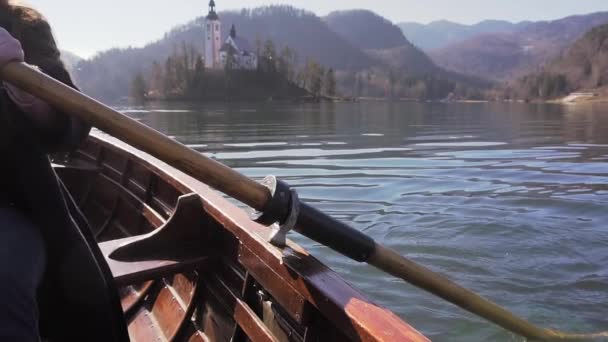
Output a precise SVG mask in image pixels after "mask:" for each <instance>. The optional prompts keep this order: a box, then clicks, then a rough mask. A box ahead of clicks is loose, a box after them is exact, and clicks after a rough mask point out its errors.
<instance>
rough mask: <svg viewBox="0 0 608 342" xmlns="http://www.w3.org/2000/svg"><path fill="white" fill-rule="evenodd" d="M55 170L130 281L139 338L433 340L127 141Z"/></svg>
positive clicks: (101, 144) (133, 331) (87, 147)
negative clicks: (281, 245)
mask: <svg viewBox="0 0 608 342" xmlns="http://www.w3.org/2000/svg"><path fill="white" fill-rule="evenodd" d="M55 169H56V171H57V173H58V175H59V177H60V178H61V180H62V181H63V183H64V184H66V186H67V188H68V189H69V191H70V193H71V195H72V196H73V197H74V200H75V202H76V204H77V205H78V206H79V208H80V210H81V212H82V213H84V216H85V217H86V219H87V220H88V222H89V225H90V227H91V230H92V231H93V234H94V235H95V237H96V239H97V240H98V242H99V246H100V248H101V250H102V252H103V254H104V256H105V257H106V260H107V261H108V264H109V266H110V269H111V271H112V274H113V277H114V281H115V282H116V284H117V285H118V286H119V287H120V296H121V304H122V307H123V311H124V317H125V320H126V323H127V325H128V330H129V335H130V337H131V339H132V340H133V341H344V340H346V341H428V340H427V339H426V338H425V337H424V336H423V335H421V334H420V333H419V332H417V331H416V330H415V329H414V328H412V327H411V326H410V325H408V324H407V323H405V322H403V321H402V320H401V319H400V318H399V317H397V316H396V315H395V314H394V313H392V312H390V311H389V310H387V309H385V308H383V307H380V306H378V305H376V304H374V303H372V302H370V301H369V300H368V299H367V298H365V296H363V295H362V294H361V293H360V292H358V291H357V290H355V289H353V288H352V287H351V286H350V285H349V284H347V283H346V282H345V281H344V280H343V279H342V278H340V276H338V275H337V274H336V273H335V272H333V271H332V270H330V269H329V268H328V267H327V266H325V265H323V264H322V263H321V262H319V261H318V260H317V259H315V258H314V257H313V256H311V255H309V254H308V253H307V252H306V251H305V250H304V249H302V248H301V247H299V246H297V245H296V244H294V243H292V242H289V244H288V246H289V247H288V248H286V249H284V250H282V249H278V248H276V247H274V246H273V245H271V244H270V243H268V242H267V240H268V236H269V233H270V229H268V228H267V227H264V226H261V225H259V224H257V223H255V222H252V221H251V220H250V219H249V217H248V215H247V214H246V213H245V212H244V211H243V210H241V209H239V208H238V207H236V206H235V205H233V204H232V203H230V202H229V201H228V200H226V199H225V198H224V197H222V196H221V195H220V194H218V193H216V192H215V191H213V190H211V189H210V188H208V187H207V186H206V185H204V184H203V183H201V182H199V181H197V180H195V179H193V178H191V177H188V176H186V175H185V174H183V173H181V172H179V171H177V170H175V169H173V168H172V167H170V166H168V165H166V164H164V163H162V162H160V161H158V160H156V159H154V158H152V157H150V156H149V155H147V154H144V153H143V152H140V151H138V150H135V149H133V148H132V147H130V146H128V145H126V144H124V143H122V142H120V141H118V140H116V139H113V138H111V137H108V136H105V135H101V134H95V135H93V136H91V137H90V138H89V139H88V140H87V142H85V144H84V145H83V146H82V148H81V149H80V150H79V151H78V152H76V153H74V154H73V155H71V156H70V158H69V159H67V160H65V161H59V162H58V161H56V164H55ZM124 246H127V247H124ZM121 248H122V249H121ZM120 251H122V252H124V253H122V254H121V253H120ZM125 251H126V252H125Z"/></svg>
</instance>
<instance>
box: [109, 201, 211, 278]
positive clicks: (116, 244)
mask: <svg viewBox="0 0 608 342" xmlns="http://www.w3.org/2000/svg"><path fill="white" fill-rule="evenodd" d="M205 220H206V217H205V215H204V213H203V209H202V205H201V199H200V197H199V195H197V194H194V193H192V194H187V195H182V196H180V197H179V198H178V201H177V206H176V208H175V211H174V213H173V215H171V217H170V218H169V219H168V220H167V222H166V223H165V224H164V225H163V226H161V227H160V228H158V229H157V230H155V231H153V232H151V233H149V234H146V235H140V236H133V237H129V238H125V239H119V240H113V241H107V242H103V243H101V244H99V247H100V249H101V251H102V253H103V255H104V257H105V259H106V262H107V263H108V265H109V266H110V270H111V271H112V275H113V276H114V281H115V283H116V284H117V285H118V286H127V285H134V284H138V283H141V282H144V281H147V280H152V279H158V278H160V277H166V276H171V275H175V274H178V273H181V272H184V271H186V270H192V269H193V268H198V269H202V268H205V267H207V266H208V265H210V264H211V263H212V261H213V260H214V259H215V258H213V257H212V256H213V255H217V254H216V253H212V252H211V249H210V247H209V241H208V238H207V234H206V232H205V231H204V229H203V228H202V227H201V228H200V229H197V228H196V227H193V226H194V225H197V224H198V225H201V223H202V222H204V221H205ZM193 266H195V267H193Z"/></svg>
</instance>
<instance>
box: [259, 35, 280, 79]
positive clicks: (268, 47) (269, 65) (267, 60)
mask: <svg viewBox="0 0 608 342" xmlns="http://www.w3.org/2000/svg"><path fill="white" fill-rule="evenodd" d="M276 60H277V51H276V49H275V46H274V43H273V42H272V40H270V39H268V40H266V42H265V43H264V51H263V52H262V70H263V71H265V72H267V73H271V74H274V73H275V72H276V71H277V67H276V64H275V63H276Z"/></svg>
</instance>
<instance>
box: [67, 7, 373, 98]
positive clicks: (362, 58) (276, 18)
mask: <svg viewBox="0 0 608 342" xmlns="http://www.w3.org/2000/svg"><path fill="white" fill-rule="evenodd" d="M219 16H220V18H221V22H222V34H223V35H224V37H223V38H222V39H225V38H226V37H227V36H228V34H229V32H230V27H231V26H232V25H233V24H234V25H235V26H236V29H237V34H238V35H239V36H241V37H244V38H246V39H248V40H249V41H250V42H251V43H252V44H253V45H255V46H256V49H259V48H260V46H261V45H262V43H263V42H264V41H265V40H267V39H270V40H272V42H273V43H274V44H275V45H276V47H277V49H280V48H281V47H284V46H289V47H290V48H291V49H293V50H295V51H296V54H297V57H298V61H299V63H300V64H304V62H305V61H306V59H307V58H313V59H315V60H317V61H318V62H319V63H321V64H322V65H324V66H326V67H328V68H329V67H331V68H336V69H347V70H350V69H352V70H360V69H365V68H370V67H372V66H373V65H375V64H376V61H374V60H373V59H372V58H370V57H369V56H368V55H367V54H366V53H365V52H363V51H362V50H361V49H359V48H357V47H355V46H353V45H352V44H350V43H349V42H348V41H346V40H345V39H343V38H342V37H340V36H339V35H338V34H337V33H336V32H334V31H332V30H331V29H330V28H329V27H328V26H327V24H326V23H325V22H324V21H323V20H322V19H321V18H319V17H318V16H316V15H315V14H313V13H311V12H308V11H305V10H300V9H296V8H293V7H291V6H268V7H260V8H255V9H243V10H241V11H227V12H220V13H219ZM203 23H204V17H199V18H197V19H195V20H193V21H191V22H190V23H187V24H185V25H182V26H179V27H176V28H175V29H173V30H172V31H170V32H169V33H167V34H166V35H165V36H164V37H163V38H162V39H160V40H158V41H156V42H153V43H150V44H148V45H146V46H145V47H143V48H126V49H112V50H109V51H105V52H102V53H100V54H98V55H96V56H95V57H93V58H92V59H90V60H87V61H83V62H81V63H80V64H79V69H78V72H77V75H76V78H77V81H78V84H79V86H80V87H81V88H82V89H83V90H84V91H85V92H88V93H89V94H90V95H92V96H95V97H98V98H100V99H117V98H120V97H123V96H125V94H128V92H129V91H128V89H129V86H130V84H131V81H132V79H133V77H134V75H136V74H137V73H140V72H141V73H147V71H148V69H149V68H150V67H151V65H152V63H153V62H154V61H158V62H162V61H164V59H166V58H167V57H168V56H169V55H170V54H171V53H172V51H174V50H175V49H176V47H179V46H181V45H182V44H183V43H186V44H190V45H193V46H194V47H195V48H196V49H197V50H199V51H202V42H203V39H202V37H203Z"/></svg>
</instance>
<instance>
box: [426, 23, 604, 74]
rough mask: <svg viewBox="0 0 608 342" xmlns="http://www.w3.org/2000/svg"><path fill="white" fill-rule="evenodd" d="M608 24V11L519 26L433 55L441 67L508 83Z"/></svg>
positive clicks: (466, 41)
mask: <svg viewBox="0 0 608 342" xmlns="http://www.w3.org/2000/svg"><path fill="white" fill-rule="evenodd" d="M605 23H608V12H598V13H593V14H588V15H577V16H570V17H566V18H563V19H559V20H554V21H542V22H531V23H523V24H518V27H517V28H516V29H515V30H514V31H512V32H509V33H488V34H483V35H479V36H475V37H473V38H470V39H467V40H465V41H462V42H459V43H455V44H452V45H449V46H447V47H444V48H442V49H439V50H435V51H432V52H431V53H430V55H431V57H432V58H433V60H434V61H435V62H436V63H437V64H438V65H440V66H442V67H444V68H446V69H449V70H452V71H456V72H460V73H467V74H470V75H474V76H478V77H486V78H488V79H492V80H497V81H504V80H512V79H517V78H519V77H521V76H523V75H526V74H528V73H530V72H533V71H534V70H535V69H537V68H538V67H540V66H542V65H543V64H544V63H546V62H547V61H550V60H551V59H553V58H555V57H557V56H558V55H559V54H560V53H561V52H562V51H563V50H564V49H565V48H567V47H568V46H570V45H571V44H572V43H573V42H574V41H575V40H576V39H578V38H580V37H581V36H582V35H583V34H585V32H587V31H589V30H590V29H591V28H593V27H595V26H598V25H602V24H605Z"/></svg>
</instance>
